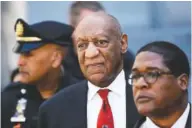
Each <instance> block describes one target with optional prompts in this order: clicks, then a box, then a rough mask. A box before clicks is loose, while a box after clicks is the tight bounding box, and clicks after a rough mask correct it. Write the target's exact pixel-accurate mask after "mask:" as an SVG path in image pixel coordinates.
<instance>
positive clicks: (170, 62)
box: [136, 41, 190, 77]
mask: <svg viewBox="0 0 192 128" xmlns="http://www.w3.org/2000/svg"><path fill="white" fill-rule="evenodd" d="M144 51H149V52H154V53H157V54H159V55H161V56H162V57H163V59H164V60H163V62H164V64H165V66H167V67H168V68H169V70H170V71H171V72H172V73H173V75H174V76H176V77H178V76H180V75H181V74H183V73H185V74H187V75H188V77H189V75H190V66H189V61H188V59H187V56H186V54H185V53H184V52H183V51H182V50H181V49H180V48H179V47H178V46H176V45H175V44H173V43H170V42H167V41H154V42H151V43H149V44H147V45H145V46H143V47H142V48H140V49H139V51H138V52H137V54H136V56H137V55H138V54H139V53H141V52H144Z"/></svg>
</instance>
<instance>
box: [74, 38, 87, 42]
mask: <svg viewBox="0 0 192 128" xmlns="http://www.w3.org/2000/svg"><path fill="white" fill-rule="evenodd" d="M76 41H77V42H78V41H88V40H87V39H83V38H81V37H78V38H77V40H76Z"/></svg>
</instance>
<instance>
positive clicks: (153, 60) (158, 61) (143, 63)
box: [132, 51, 166, 70]
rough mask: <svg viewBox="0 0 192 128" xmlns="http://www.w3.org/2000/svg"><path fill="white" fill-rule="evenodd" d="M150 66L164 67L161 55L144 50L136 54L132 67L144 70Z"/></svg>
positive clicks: (150, 67)
mask: <svg viewBox="0 0 192 128" xmlns="http://www.w3.org/2000/svg"><path fill="white" fill-rule="evenodd" d="M152 68H157V69H162V68H166V66H165V65H164V62H163V57H162V56H161V55H159V54H157V53H153V52H147V51H146V52H141V53H139V54H138V55H137V56H136V58H135V62H134V64H133V68H132V69H137V70H138V69H143V70H146V69H152Z"/></svg>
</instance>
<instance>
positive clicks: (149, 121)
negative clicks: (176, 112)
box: [146, 103, 190, 128]
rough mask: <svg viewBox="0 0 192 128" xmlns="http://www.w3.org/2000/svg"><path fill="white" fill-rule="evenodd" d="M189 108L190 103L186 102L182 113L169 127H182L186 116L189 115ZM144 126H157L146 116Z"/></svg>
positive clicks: (154, 127) (153, 127) (156, 127)
mask: <svg viewBox="0 0 192 128" xmlns="http://www.w3.org/2000/svg"><path fill="white" fill-rule="evenodd" d="M189 110H190V105H189V103H188V105H187V107H186V109H185V111H184V112H183V114H182V115H181V116H180V117H179V119H178V120H177V121H176V122H175V123H174V124H173V126H171V128H183V127H185V125H186V122H187V118H188V115H189ZM146 126H147V127H152V128H159V127H158V126H157V125H155V124H154V123H153V122H152V121H151V119H149V118H148V117H147V118H146Z"/></svg>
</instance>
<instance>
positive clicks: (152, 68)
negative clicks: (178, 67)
mask: <svg viewBox="0 0 192 128" xmlns="http://www.w3.org/2000/svg"><path fill="white" fill-rule="evenodd" d="M146 70H161V69H160V68H158V67H147V68H146ZM131 71H132V72H134V71H135V72H136V71H138V69H137V68H133V69H132V70H131Z"/></svg>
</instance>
